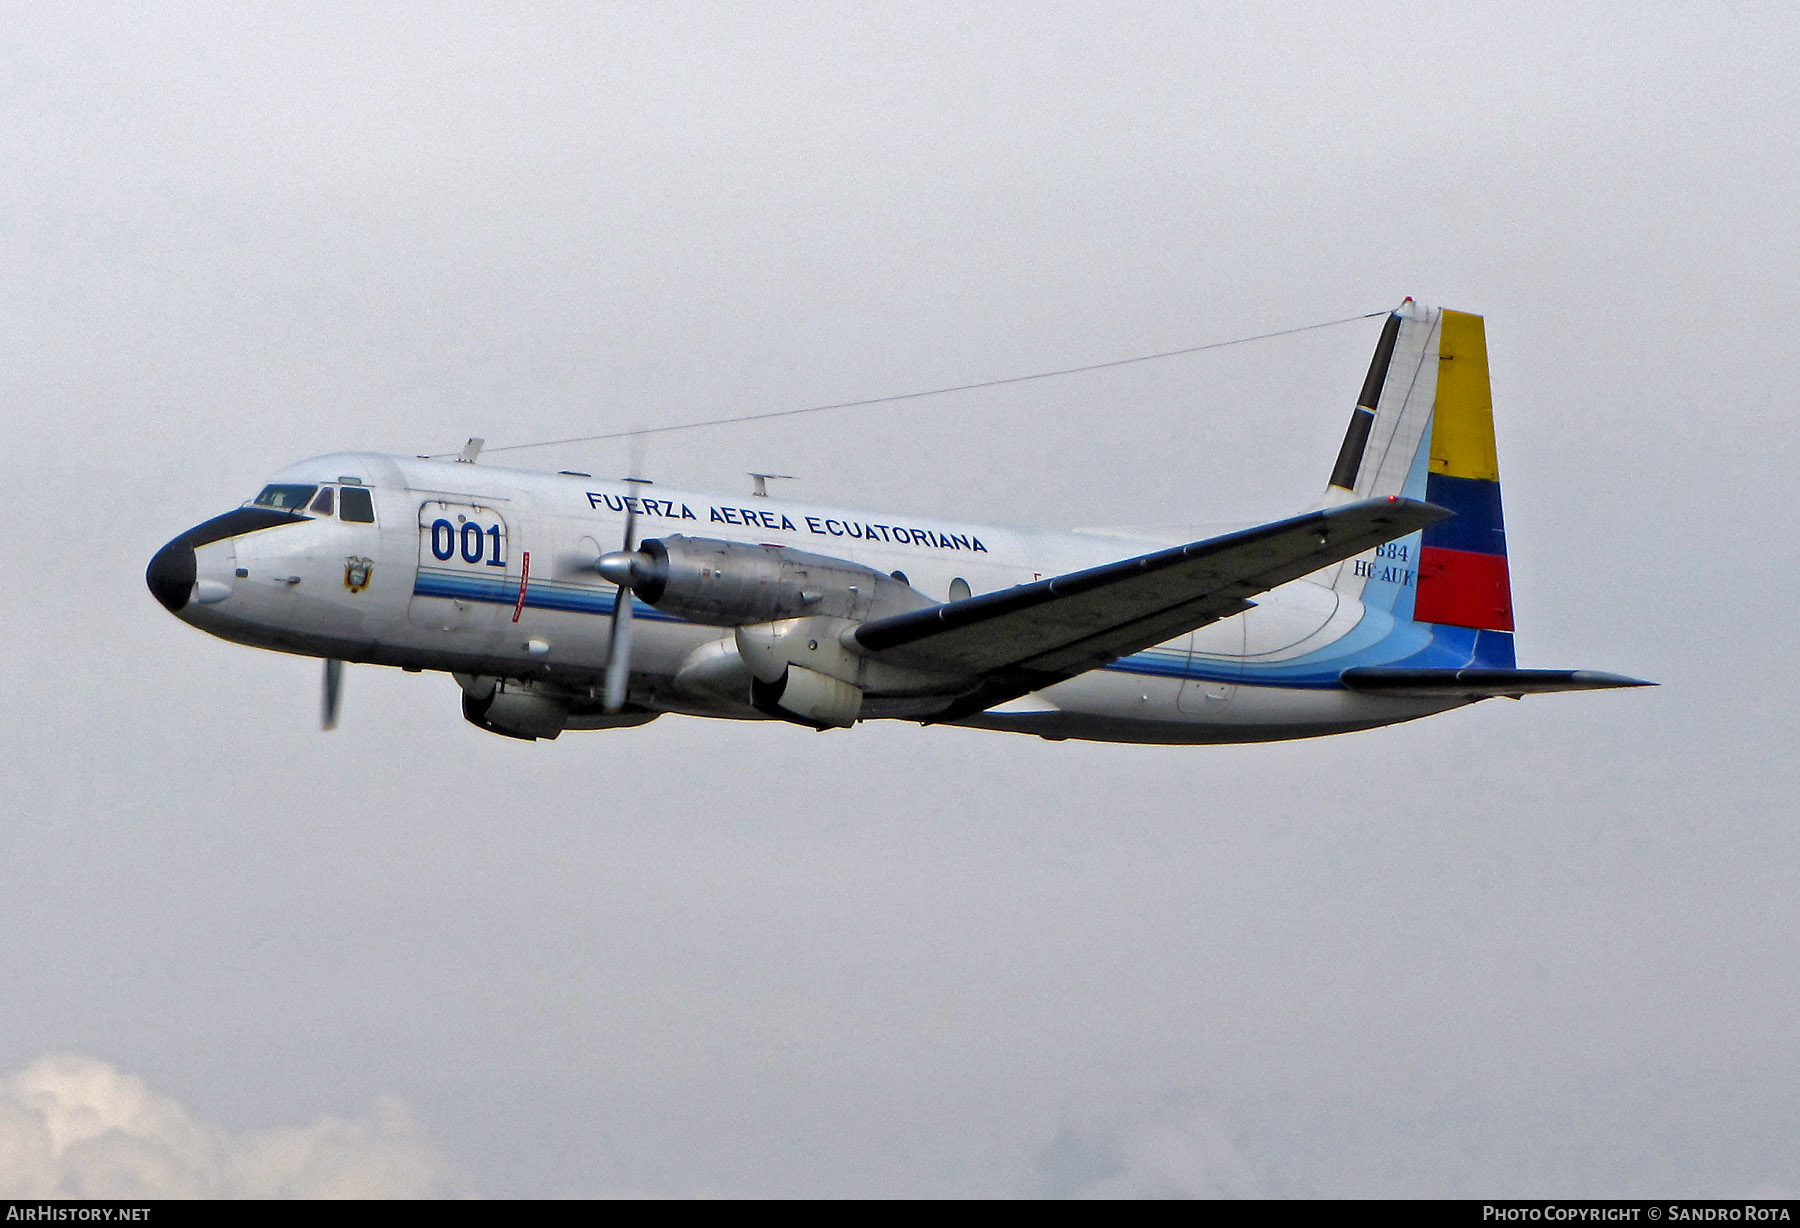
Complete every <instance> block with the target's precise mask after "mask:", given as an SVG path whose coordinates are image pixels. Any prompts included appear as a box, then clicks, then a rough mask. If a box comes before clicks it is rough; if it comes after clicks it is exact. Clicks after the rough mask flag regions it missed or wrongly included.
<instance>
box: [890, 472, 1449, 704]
mask: <svg viewBox="0 0 1800 1228" xmlns="http://www.w3.org/2000/svg"><path fill="white" fill-rule="evenodd" d="M1449 515H1450V513H1449V512H1447V511H1445V510H1444V509H1443V508H1440V507H1434V506H1432V505H1431V504H1429V503H1420V502H1417V501H1415V500H1411V499H1369V500H1365V501H1363V502H1361V503H1351V504H1347V505H1345V506H1343V507H1337V508H1331V509H1328V510H1325V511H1318V512H1309V513H1308V514H1306V515H1304V516H1295V517H1294V518H1292V519H1291V520H1278V521H1276V522H1275V523H1273V524H1266V525H1261V526H1259V527H1257V528H1254V529H1245V530H1243V531H1242V532H1239V533H1228V534H1226V535H1225V536H1223V537H1214V538H1209V539H1207V540H1206V541H1199V542H1190V543H1189V544H1188V545H1185V546H1176V547H1174V548H1172V549H1169V550H1159V551H1157V552H1155V553H1154V554H1146V555H1142V556H1140V557H1138V558H1134V559H1125V560H1123V561H1121V562H1117V563H1107V564H1105V565H1104V566H1101V567H1094V568H1090V569H1089V570H1087V571H1077V572H1071V573H1070V574H1068V575H1066V576H1056V577H1054V578H1052V579H1049V580H1040V581H1038V582H1037V583H1035V584H1022V585H1020V586H1018V587H1017V588H1011V589H1006V590H1004V591H1001V592H997V593H988V594H985V595H983V596H980V597H971V598H969V599H968V600H966V601H956V602H952V603H950V604H949V605H941V606H935V607H933V608H931V609H928V610H917V611H914V612H912V613H908V614H897V615H894V616H893V617H890V618H879V619H875V620H873V621H870V622H866V623H864V624H863V625H862V626H860V627H858V628H857V629H856V632H855V638H856V643H857V645H858V646H859V648H860V650H861V651H862V652H863V653H864V654H866V655H868V656H870V657H873V658H875V659H877V660H880V661H885V662H891V663H892V664H895V665H899V666H905V667H909V668H914V669H921V670H926V671H929V672H932V673H939V674H952V675H961V676H965V677H978V678H981V679H983V680H984V682H983V685H982V687H981V689H980V690H979V691H978V692H977V693H976V695H975V696H972V697H970V699H968V700H967V701H964V702H963V703H959V704H958V705H957V710H958V711H963V710H964V709H967V705H968V704H969V703H980V704H981V707H987V706H989V705H991V704H994V703H1000V702H1004V700H1005V699H1009V698H1012V697H1013V696H1016V695H1022V694H1024V693H1025V692H1026V691H1030V690H1035V689H1037V688H1038V687H1041V686H1045V685H1048V684H1049V683H1051V682H1060V681H1061V680H1063V679H1065V678H1071V677H1074V676H1075V675H1076V674H1079V673H1083V672H1085V671H1087V670H1090V669H1097V668H1099V667H1100V666H1102V665H1105V664H1107V663H1108V662H1111V661H1116V660H1118V659H1119V658H1120V657H1123V656H1129V655H1130V654H1131V653H1134V652H1138V651H1140V650H1142V649H1145V648H1148V647H1150V646H1151V645H1152V644H1160V643H1162V642H1163V641H1164V640H1167V639H1170V638H1171V637H1173V636H1177V635H1180V634H1182V633H1183V632H1186V631H1192V630H1193V629H1194V628H1196V627H1203V626H1205V625H1206V624H1207V623H1210V622H1215V621H1217V620H1218V619H1221V618H1226V617H1228V616H1230V615H1232V614H1236V613H1239V612H1240V611H1243V610H1247V609H1249V608H1250V606H1251V605H1252V604H1254V603H1253V602H1252V601H1251V600H1250V598H1252V597H1254V596H1256V595H1257V594H1258V593H1263V592H1267V591H1268V590H1269V589H1272V588H1274V587H1276V586H1277V585H1281V584H1286V583H1287V582H1288V581H1289V580H1297V579H1299V578H1300V577H1301V576H1304V575H1308V574H1310V573H1311V572H1315V571H1317V570H1319V569H1320V568H1321V567H1327V566H1330V565H1331V564H1332V563H1336V562H1340V561H1341V560H1343V559H1347V558H1349V557H1351V556H1352V555H1356V554H1361V553H1362V552H1363V551H1365V550H1370V549H1373V548H1374V547H1376V546H1379V545H1380V544H1382V543H1383V542H1387V541H1392V540H1393V539H1394V538H1396V537H1404V536H1405V535H1406V534H1408V533H1411V532H1413V531H1415V530H1417V529H1421V528H1423V527H1425V526H1426V525H1429V524H1436V523H1437V522H1438V521H1440V520H1443V519H1444V518H1446V517H1447V516H1449ZM983 701H985V702H983ZM968 710H971V711H979V710H980V708H974V709H968ZM945 719H954V718H953V717H947V718H945Z"/></svg>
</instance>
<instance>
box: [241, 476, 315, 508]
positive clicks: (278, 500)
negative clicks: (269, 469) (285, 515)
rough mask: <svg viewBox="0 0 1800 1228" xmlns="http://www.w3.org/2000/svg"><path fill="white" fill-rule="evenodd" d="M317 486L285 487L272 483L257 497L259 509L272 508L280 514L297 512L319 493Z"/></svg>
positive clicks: (278, 483) (281, 484)
mask: <svg viewBox="0 0 1800 1228" xmlns="http://www.w3.org/2000/svg"><path fill="white" fill-rule="evenodd" d="M318 489H319V488H318V487H317V486H299V485H293V486H290V485H284V484H283V483H280V482H272V483H270V484H269V485H267V486H265V487H263V488H262V494H260V495H258V496H256V506H257V507H272V508H274V509H275V510H276V511H278V512H297V511H299V510H300V509H301V508H303V507H305V506H306V504H307V502H308V501H309V500H310V499H311V498H312V497H313V495H314V493H315V492H317V491H318Z"/></svg>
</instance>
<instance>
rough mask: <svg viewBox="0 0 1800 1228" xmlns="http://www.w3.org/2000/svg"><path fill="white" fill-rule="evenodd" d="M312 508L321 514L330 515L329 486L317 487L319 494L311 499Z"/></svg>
mask: <svg viewBox="0 0 1800 1228" xmlns="http://www.w3.org/2000/svg"><path fill="white" fill-rule="evenodd" d="M312 510H313V511H315V512H317V513H318V514H319V515H321V516H329V515H331V487H329V486H322V487H320V488H319V495H318V497H317V498H316V499H314V500H313V501H312Z"/></svg>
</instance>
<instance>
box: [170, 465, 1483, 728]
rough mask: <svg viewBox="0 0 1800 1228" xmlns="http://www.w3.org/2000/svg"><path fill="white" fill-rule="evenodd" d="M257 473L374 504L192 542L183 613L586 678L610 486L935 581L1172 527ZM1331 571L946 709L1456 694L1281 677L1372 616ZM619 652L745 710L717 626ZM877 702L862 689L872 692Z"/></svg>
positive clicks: (751, 533)
mask: <svg viewBox="0 0 1800 1228" xmlns="http://www.w3.org/2000/svg"><path fill="white" fill-rule="evenodd" d="M272 481H273V482H275V483H291V484H294V485H296V486H302V485H311V486H319V487H321V488H323V487H335V488H337V489H338V490H342V489H345V488H346V487H345V486H344V485H343V483H348V485H349V486H350V487H360V488H362V489H366V490H367V491H369V492H370V494H371V495H372V502H373V508H374V520H373V523H369V522H362V521H353V520H347V519H343V518H341V517H340V516H338V515H328V514H319V515H316V516H315V517H314V518H312V519H309V520H307V521H305V522H300V521H294V522H291V523H285V524H282V525H280V526H278V527H275V528H270V529H263V530H259V531H252V532H248V533H244V534H241V535H236V536H230V537H226V538H224V539H222V540H216V541H211V542H206V543H204V544H201V545H199V546H197V547H196V548H195V549H194V584H193V589H192V598H191V599H190V600H188V601H187V602H186V603H185V604H184V605H181V606H180V608H179V609H177V610H176V613H177V614H178V616H179V617H181V618H183V619H184V620H185V621H188V622H190V623H192V624H193V625H195V626H197V627H200V628H202V629H204V630H207V631H209V632H211V633H213V634H215V635H219V636H222V637H224V638H227V639H231V640H235V641H238V642H241V643H246V644H252V645H256V646H258V647H264V648H272V649H277V650H281V651H288V652H297V653H303V654H307V655H312V656H319V657H326V658H337V659H342V660H347V661H357V662H368V663H373V664H380V665H391V666H399V667H401V668H405V669H408V670H438V671H447V672H452V673H456V674H459V675H462V676H464V677H468V676H478V677H499V678H514V679H525V680H536V681H538V682H541V683H545V684H548V685H554V686H557V687H561V688H566V689H569V690H571V691H576V692H582V691H586V692H589V693H594V692H595V691H596V688H598V686H599V685H600V679H601V677H602V675H603V673H604V671H605V668H606V662H607V652H608V644H609V640H610V634H611V633H610V627H611V619H610V617H609V615H610V613H611V610H612V605H613V601H614V597H615V593H616V592H617V590H616V589H615V588H614V586H613V585H611V584H609V583H608V582H607V581H606V580H605V579H603V578H602V577H601V576H599V575H598V574H596V572H595V562H596V560H597V559H598V558H599V557H600V556H601V555H602V554H604V553H606V552H608V551H615V550H618V549H620V548H621V546H622V544H623V542H624V537H625V532H626V528H625V522H626V518H627V508H628V506H634V507H635V510H636V525H637V536H638V537H639V538H653V537H663V536H668V535H673V534H683V535H686V536H689V537H704V538H714V539H722V540H727V541H738V542H747V543H758V544H769V545H777V546H785V547H791V548H794V549H797V550H802V551H807V552H811V553H814V554H821V555H829V556H833V557H836V558H842V559H846V560H849V561H851V562H854V563H858V564H861V565H863V566H866V567H868V568H871V569H874V570H877V571H880V572H883V573H899V575H901V576H903V577H904V580H905V582H906V583H908V584H910V585H911V586H912V587H913V588H915V589H917V590H918V591H919V592H921V593H923V594H925V595H926V596H927V597H929V598H931V599H933V600H936V601H949V600H953V599H956V598H960V597H964V596H967V595H970V594H974V595H980V594H983V593H989V592H994V591H997V590H1001V589H1006V588H1010V587H1012V586H1014V585H1018V584H1025V583H1030V582H1032V581H1034V580H1038V579H1042V578H1044V577H1048V576H1054V575H1059V574H1064V573H1068V572H1072V571H1077V570H1081V569H1083V568H1088V567H1093V566H1096V565H1099V564H1102V563H1106V562H1111V561H1113V560H1117V559H1121V558H1128V557H1131V556H1133V555H1137V554H1143V553H1147V552H1149V551H1152V550H1156V549H1159V548H1161V547H1163V546H1165V545H1167V544H1168V543H1167V542H1157V541H1144V540H1134V539H1128V538H1124V537H1109V536H1103V535H1097V534H1086V533H1060V532H1044V531H1035V530H1029V529H1020V528H1008V527H1002V526H995V525H976V524H968V523H962V522H956V521H948V520H944V519H941V518H937V517H917V516H907V517H897V516H893V515H881V514H875V513H865V512H860V511H852V510H846V509H841V508H829V507H821V506H817V505H812V504H807V503H800V502H792V501H787V500H779V499H773V498H763V497H742V498H733V497H727V496H719V495H713V494H704V493H696V492H688V491H677V490H672V489H665V488H664V487H662V486H653V485H648V484H640V483H627V482H611V481H601V480H596V479H593V478H590V477H585V476H581V475H573V474H550V473H538V472H530V471H523V470H512V469H504V468H497V467H493V466H488V465H477V464H461V463H454V462H443V461H434V460H424V459H414V458H405V457H394V456H386V455H377V454H371V453H341V454H335V455H331V456H325V457H320V458H317V459H314V460H310V461H306V462H303V463H301V464H298V465H295V466H292V467H291V468H289V469H287V470H285V471H283V472H282V473H281V474H279V475H277V476H276V477H275V478H274V479H272ZM358 498H359V499H360V496H358ZM628 501H630V503H629V504H628ZM345 506H348V505H347V504H346V505H345ZM178 540H179V539H178ZM172 545H173V543H172ZM1335 574H1336V568H1335V567H1334V568H1332V569H1330V570H1328V571H1327V572H1324V573H1321V574H1320V577H1318V579H1319V580H1322V581H1323V582H1322V583H1321V582H1315V579H1314V578H1309V579H1306V580H1300V581H1295V582H1293V583H1290V584H1287V585H1283V586H1282V587H1280V588H1278V589H1275V590H1272V591H1271V592H1268V593H1265V594H1263V595H1262V596H1261V597H1259V598H1257V604H1256V606H1255V608H1254V609H1252V610H1250V611H1248V612H1246V613H1244V614H1240V615H1237V616H1235V617H1232V618H1227V619H1224V620H1222V621H1220V622H1217V623H1214V624H1212V625H1210V626H1207V627H1204V628H1202V629H1201V630H1200V631H1198V632H1194V633H1190V634H1187V635H1183V636H1180V637H1178V638H1177V639H1174V640H1172V641H1169V642H1168V643H1165V644H1162V645H1159V646H1157V647H1156V648H1154V649H1150V650H1148V651H1146V652H1142V653H1137V654H1133V655H1132V656H1130V657H1127V658H1124V659H1122V660H1119V661H1117V662H1115V663H1114V664H1112V665H1111V666H1108V667H1106V668H1104V669H1098V670H1092V671H1090V672H1088V673H1085V674H1081V675H1079V676H1077V677H1074V678H1072V679H1070V680H1068V681H1066V682H1061V683H1058V684H1056V685H1054V686H1049V687H1047V688H1046V689H1044V690H1043V691H1041V692H1038V693H1035V694H1032V695H1028V696H1025V697H1023V698H1022V699H1019V700H1016V701H1013V702H1011V703H1007V704H1003V705H1001V706H999V707H997V708H994V709H990V710H988V711H986V712H982V713H980V714H978V715H975V716H972V717H967V718H964V719H962V720H961V721H959V722H958V723H961V724H966V725H974V726H979V727H983V728H990V729H1001V730H1011V731H1017V732H1024V733H1034V734H1038V735H1041V736H1045V737H1052V738H1062V737H1076V738H1089V739H1099V740H1108V741H1124V742H1166V743H1199V742H1230V741H1261V740H1269V739H1275V738H1285V737H1305V736H1312V735H1317V734H1324V733H1333V732H1341V731H1345V730H1351V729H1360V728H1368V727H1371V726H1375V725H1382V724H1388V723H1391V722H1394V721H1402V720H1410V719H1413V718H1415V717H1419V716H1424V715H1429V714H1431V713H1433V712H1439V711H1443V710H1445V709H1446V708H1449V707H1455V706H1458V704H1459V703H1461V702H1463V701H1461V700H1454V701H1452V700H1443V699H1403V698H1394V697H1386V696H1377V695H1368V694H1359V693H1355V692H1352V691H1349V690H1346V689H1344V688H1342V687H1341V686H1333V685H1328V684H1326V683H1323V682H1321V681H1319V680H1318V678H1317V677H1315V678H1312V679H1310V680H1308V681H1304V682H1295V681H1293V679H1294V678H1295V677H1297V676H1298V675H1297V671H1296V665H1295V663H1297V662H1304V661H1307V660H1309V659H1312V658H1313V657H1316V656H1317V655H1318V654H1319V652H1320V651H1321V650H1323V649H1326V648H1328V647H1329V646H1330V645H1332V644H1335V643H1340V642H1344V641H1345V640H1346V637H1351V636H1359V637H1362V638H1369V637H1371V636H1379V635H1384V634H1387V633H1388V631H1389V629H1390V628H1389V627H1387V626H1375V625H1374V624H1375V623H1378V622H1380V621H1381V620H1389V621H1390V622H1391V619H1390V616H1389V615H1387V614H1386V613H1384V612H1381V611H1375V610H1365V609H1364V608H1363V606H1362V605H1361V603H1360V602H1359V601H1358V600H1357V599H1356V597H1355V596H1352V595H1350V594H1349V593H1340V592H1339V591H1337V590H1336V589H1334V588H1333V587H1331V586H1330V581H1331V577H1332V576H1333V575H1335ZM171 608H174V607H173V606H172V607H171ZM633 654H634V655H633V657H632V665H631V688H630V689H631V697H632V702H633V704H634V706H636V707H639V708H642V709H650V710H656V711H667V712H678V713H686V714H691V715H700V716H715V717H732V718H760V717H761V713H759V712H757V711H756V710H755V709H754V708H752V707H750V705H749V703H748V702H747V699H746V698H745V696H746V694H747V689H746V688H747V680H746V678H745V676H744V674H743V670H742V664H741V662H739V661H738V660H737V659H736V650H735V648H734V647H733V638H732V631H731V629H730V628H722V627H717V626H705V625H698V624H695V623H691V622H684V621H681V620H679V619H675V618H671V617H668V616H666V615H662V614H660V613H659V612H657V611H655V610H653V609H651V608H650V607H648V606H644V605H642V604H640V605H639V606H638V615H637V619H636V631H635V643H634V649H633ZM1321 677H1322V675H1321ZM1284 679H1285V680H1284ZM883 714H884V713H883V712H882V710H881V708H880V706H879V703H878V702H877V703H875V704H872V705H871V707H870V709H869V711H868V715H873V716H879V715H883ZM603 723H604V722H596V726H597V725H598V724H603ZM569 727H571V728H580V727H582V726H581V722H579V721H575V722H572V723H571V725H570V726H569Z"/></svg>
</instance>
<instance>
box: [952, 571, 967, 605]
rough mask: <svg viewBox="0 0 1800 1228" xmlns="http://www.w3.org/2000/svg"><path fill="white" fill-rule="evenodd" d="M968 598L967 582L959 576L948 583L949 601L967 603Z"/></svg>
mask: <svg viewBox="0 0 1800 1228" xmlns="http://www.w3.org/2000/svg"><path fill="white" fill-rule="evenodd" d="M969 597H970V591H969V582H968V581H967V580H965V579H963V578H962V577H961V576H958V577H956V579H954V580H952V581H950V600H952V601H967V600H968V599H969Z"/></svg>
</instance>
